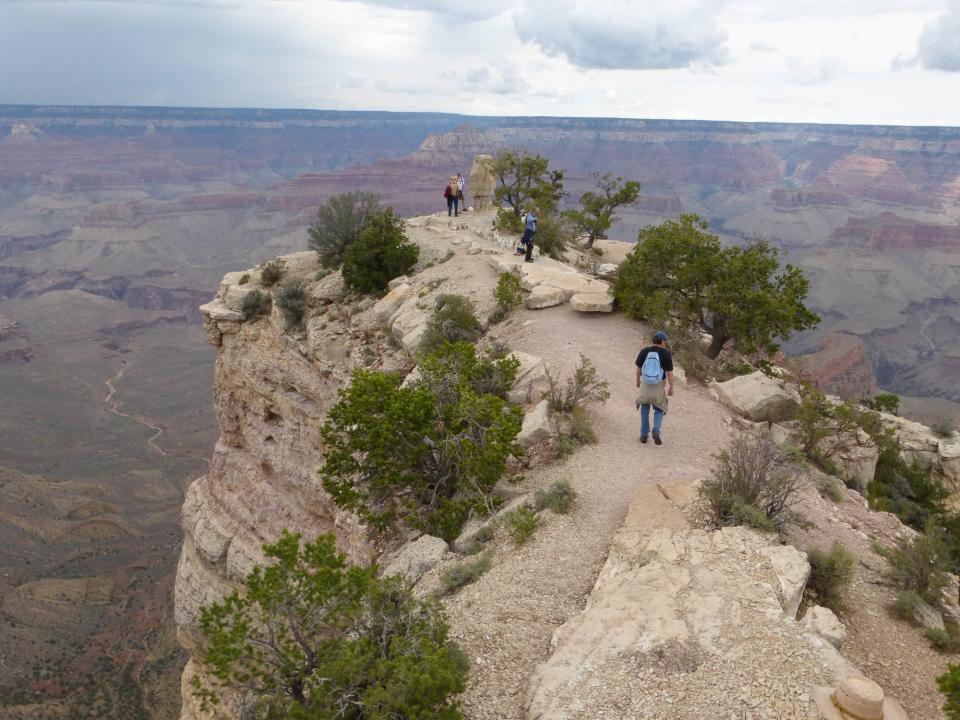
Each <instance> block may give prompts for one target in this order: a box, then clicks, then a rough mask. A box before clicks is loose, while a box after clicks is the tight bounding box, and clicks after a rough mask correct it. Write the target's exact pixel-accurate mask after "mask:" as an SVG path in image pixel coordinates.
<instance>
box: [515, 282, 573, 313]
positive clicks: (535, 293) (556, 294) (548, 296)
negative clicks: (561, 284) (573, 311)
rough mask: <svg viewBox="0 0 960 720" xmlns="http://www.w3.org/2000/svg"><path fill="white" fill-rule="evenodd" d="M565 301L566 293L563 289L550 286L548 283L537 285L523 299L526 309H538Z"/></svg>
mask: <svg viewBox="0 0 960 720" xmlns="http://www.w3.org/2000/svg"><path fill="white" fill-rule="evenodd" d="M566 301H567V296H566V293H565V292H564V291H563V290H558V289H557V288H554V287H550V286H549V285H537V286H536V287H535V288H534V289H533V290H532V291H531V292H530V294H529V295H528V296H527V299H526V300H524V301H523V304H524V305H526V306H527V309H528V310H540V309H542V308H548V307H553V306H554V305H562V304H563V303H565V302H566Z"/></svg>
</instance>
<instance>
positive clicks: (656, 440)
mask: <svg viewBox="0 0 960 720" xmlns="http://www.w3.org/2000/svg"><path fill="white" fill-rule="evenodd" d="M653 442H654V443H655V444H657V445H663V440H661V439H660V433H656V432H655V433H654V434H653Z"/></svg>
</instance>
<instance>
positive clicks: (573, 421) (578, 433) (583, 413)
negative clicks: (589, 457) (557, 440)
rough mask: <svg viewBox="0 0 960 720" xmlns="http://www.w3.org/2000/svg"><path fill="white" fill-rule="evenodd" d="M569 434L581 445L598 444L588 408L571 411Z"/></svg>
mask: <svg viewBox="0 0 960 720" xmlns="http://www.w3.org/2000/svg"><path fill="white" fill-rule="evenodd" d="M567 433H568V434H569V435H570V437H571V438H573V439H574V440H576V441H577V442H578V443H580V444H581V445H593V444H595V443H596V442H597V433H596V431H595V430H594V429H593V423H591V422H590V415H589V414H588V413H587V410H586V408H584V407H575V408H573V410H571V411H570V419H569V423H568V425H567Z"/></svg>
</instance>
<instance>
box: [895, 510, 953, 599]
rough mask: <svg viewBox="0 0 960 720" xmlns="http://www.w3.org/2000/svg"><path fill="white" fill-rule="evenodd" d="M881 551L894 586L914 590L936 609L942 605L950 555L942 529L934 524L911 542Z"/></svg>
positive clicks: (900, 542)
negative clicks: (941, 594)
mask: <svg viewBox="0 0 960 720" xmlns="http://www.w3.org/2000/svg"><path fill="white" fill-rule="evenodd" d="M879 549H880V551H881V554H882V555H883V556H884V557H885V558H886V559H887V560H888V561H889V563H890V568H891V569H890V580H891V581H892V582H893V585H894V587H896V588H898V589H901V590H912V591H914V592H915V593H917V595H919V596H920V597H921V598H923V599H924V601H926V602H928V603H930V604H931V605H933V606H937V605H939V604H940V591H941V590H942V589H943V588H944V587H945V586H946V581H947V578H946V575H945V574H944V573H945V572H946V571H947V570H948V569H949V564H948V563H949V553H950V551H949V547H948V546H947V543H946V542H945V538H944V531H943V529H942V528H941V527H939V526H938V525H936V523H934V522H931V523H930V524H929V525H928V526H927V528H926V529H925V530H924V531H923V532H922V533H920V534H919V535H917V536H916V537H914V538H913V539H912V540H906V539H901V540H899V541H898V543H897V547H895V548H894V549H892V550H888V549H886V548H879Z"/></svg>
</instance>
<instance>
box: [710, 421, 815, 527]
mask: <svg viewBox="0 0 960 720" xmlns="http://www.w3.org/2000/svg"><path fill="white" fill-rule="evenodd" d="M798 485H799V480H798V476H797V473H796V472H795V471H794V468H793V467H792V462H791V459H790V456H789V455H787V454H785V453H782V452H780V451H779V450H778V449H777V448H776V446H774V445H773V444H772V443H770V442H768V441H767V440H765V439H764V438H762V437H760V436H759V435H755V434H749V433H748V434H743V435H740V436H738V437H736V438H735V439H734V440H733V442H732V443H731V444H730V448H729V449H728V450H724V451H722V452H721V453H720V454H719V455H718V456H717V463H716V466H715V467H714V470H713V473H712V475H711V477H709V478H707V479H706V480H704V481H703V482H701V483H700V485H699V487H698V488H697V494H698V496H699V498H700V502H701V508H702V510H703V514H704V518H705V520H706V522H707V524H708V525H710V526H713V527H722V526H725V525H737V524H741V523H743V522H744V521H746V520H750V519H751V517H752V515H750V514H749V513H750V512H751V511H750V510H745V508H748V507H752V508H755V509H756V510H758V511H759V512H760V513H762V514H763V515H764V516H765V517H767V518H768V519H769V520H770V521H771V522H772V523H773V525H774V527H778V528H779V527H780V526H781V525H782V524H783V523H784V521H785V520H786V519H787V515H788V512H789V510H790V507H791V506H792V505H793V503H794V502H795V500H796V493H797V489H798ZM745 513H747V514H745Z"/></svg>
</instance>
